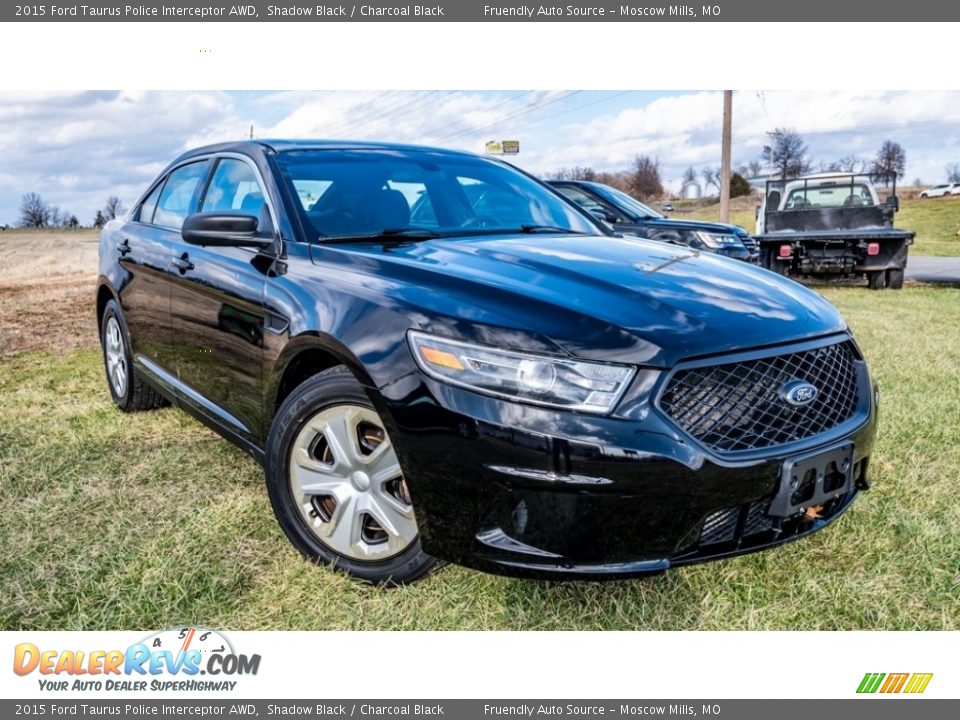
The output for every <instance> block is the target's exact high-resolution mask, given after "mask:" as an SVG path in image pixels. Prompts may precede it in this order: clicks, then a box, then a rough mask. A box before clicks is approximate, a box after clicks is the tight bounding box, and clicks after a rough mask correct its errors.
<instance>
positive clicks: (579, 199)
mask: <svg viewBox="0 0 960 720" xmlns="http://www.w3.org/2000/svg"><path fill="white" fill-rule="evenodd" d="M550 184H551V185H553V186H554V187H555V188H556V189H557V190H559V191H560V193H561V194H562V195H563V196H564V197H566V198H568V199H569V200H572V201H573V202H575V203H577V205H579V206H580V207H582V208H584V209H586V210H587V211H588V212H591V213H593V214H594V215H595V216H597V217H599V218H601V219H602V220H603V221H604V222H607V223H609V224H610V225H612V226H613V228H614V229H615V230H616V231H617V232H619V233H623V234H624V235H633V236H636V237H642V238H647V239H648V240H660V241H661V242H669V243H673V244H675V245H685V246H686V247H690V248H693V249H694V250H702V251H704V252H712V253H717V254H718V255H725V256H726V257H732V258H735V259H737V260H745V261H747V262H750V263H756V262H757V259H758V258H759V257H760V250H759V247H758V245H757V242H756V241H755V240H754V239H753V238H752V237H750V233H748V232H747V231H746V230H745V229H744V228H742V227H740V226H739V225H725V224H721V223H711V222H700V221H698V220H674V219H671V218H668V217H666V216H664V215H661V214H660V213H658V212H657V211H656V210H654V209H652V208H650V207H647V206H646V205H644V204H643V203H642V202H640V201H639V200H637V199H636V198H633V197H631V196H629V195H627V194H626V193H624V192H621V191H620V190H617V189H616V188H612V187H610V186H609V185H604V184H602V183H595V182H587V181H585V180H551V181H550ZM664 207H666V204H665V205H664ZM670 208H671V209H673V206H672V205H671V206H670Z"/></svg>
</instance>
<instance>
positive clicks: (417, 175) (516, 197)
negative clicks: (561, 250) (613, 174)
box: [277, 149, 602, 239]
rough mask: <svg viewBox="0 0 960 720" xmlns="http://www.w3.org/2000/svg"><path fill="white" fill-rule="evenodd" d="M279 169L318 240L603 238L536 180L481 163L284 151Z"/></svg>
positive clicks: (386, 153)
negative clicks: (519, 235) (520, 235)
mask: <svg viewBox="0 0 960 720" xmlns="http://www.w3.org/2000/svg"><path fill="white" fill-rule="evenodd" d="M277 163H278V165H279V166H280V169H281V172H282V173H283V175H284V176H285V179H286V181H287V183H288V184H289V186H290V188H291V189H292V191H293V192H294V193H295V194H296V197H297V198H298V199H299V206H300V208H299V209H300V210H301V212H302V216H303V218H304V219H305V220H306V222H307V223H308V229H309V228H312V230H313V231H314V232H315V236H316V237H318V238H319V239H323V238H338V237H340V238H351V237H372V236H379V235H397V236H401V237H416V236H417V235H422V236H423V237H444V236H456V235H469V234H478V233H480V234H500V233H508V232H557V233H560V232H570V233H578V234H590V235H600V234H602V232H601V231H600V230H599V229H598V228H597V226H595V225H594V224H592V223H591V222H590V221H589V220H587V219H586V218H585V217H584V216H583V215H582V214H581V213H580V212H578V211H577V210H576V209H575V208H574V207H573V206H571V205H569V204H567V203H565V202H564V201H563V200H561V199H560V198H558V197H557V196H556V195H554V194H553V193H552V192H550V190H548V189H547V188H545V187H544V186H542V185H541V184H540V183H538V182H537V181H536V180H533V179H531V178H529V177H527V176H526V175H524V174H523V173H521V172H519V171H517V170H515V169H513V168H511V167H510V166H508V165H504V164H502V163H499V162H495V161H492V160H487V159H485V158H480V157H473V156H469V155H458V154H453V153H443V152H435V151H429V150H390V149H384V150H380V149H376V150H370V149H343V150H289V151H284V152H281V153H279V154H278V155H277Z"/></svg>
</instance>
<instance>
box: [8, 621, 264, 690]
mask: <svg viewBox="0 0 960 720" xmlns="http://www.w3.org/2000/svg"><path fill="white" fill-rule="evenodd" d="M259 669H260V655H259V654H254V655H246V654H243V653H238V652H236V651H235V650H234V648H233V645H232V644H231V642H230V641H229V640H228V639H227V638H226V636H224V635H223V633H220V632H217V631H216V630H207V629H205V628H196V627H181V628H174V629H172V630H162V631H160V632H157V633H154V634H152V635H149V636H148V637H145V638H144V639H143V640H141V641H140V642H137V643H134V644H133V645H130V646H129V647H128V648H126V649H125V650H101V649H93V650H76V649H62V650H61V649H47V648H41V647H38V646H36V645H34V644H33V643H20V644H19V645H17V646H16V647H15V648H14V653H13V671H14V672H15V673H16V674H17V675H20V676H29V675H31V674H33V673H36V674H38V675H39V676H40V677H38V678H37V682H38V683H39V685H40V689H41V690H48V691H58V690H60V691H83V690H115V691H121V692H122V691H128V692H143V691H146V690H174V691H178V692H183V691H203V692H210V691H218V690H219V691H231V690H234V689H235V688H236V685H237V680H235V679H233V678H236V677H238V676H244V675H256V674H257V671H258V670H259ZM201 676H202V677H201Z"/></svg>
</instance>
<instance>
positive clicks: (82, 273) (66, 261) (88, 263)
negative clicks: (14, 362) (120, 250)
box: [0, 230, 98, 358]
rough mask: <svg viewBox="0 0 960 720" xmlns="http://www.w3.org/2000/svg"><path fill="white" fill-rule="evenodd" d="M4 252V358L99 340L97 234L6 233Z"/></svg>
mask: <svg viewBox="0 0 960 720" xmlns="http://www.w3.org/2000/svg"><path fill="white" fill-rule="evenodd" d="M0 251H2V252H3V256H4V258H5V262H4V264H3V266H2V267H0V358H6V357H11V356H13V355H17V354H18V353H21V352H28V351H31V350H53V351H55V352H57V353H63V352H69V351H71V350H75V349H77V348H82V347H93V346H95V345H96V344H97V342H98V338H97V328H96V318H95V310H94V290H95V287H96V277H97V235H96V233H94V232H91V231H77V232H67V231H60V232H58V231H46V232H44V231H29V230H23V231H5V232H3V233H0Z"/></svg>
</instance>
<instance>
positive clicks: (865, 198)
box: [783, 184, 873, 210]
mask: <svg viewBox="0 0 960 720" xmlns="http://www.w3.org/2000/svg"><path fill="white" fill-rule="evenodd" d="M872 205H873V196H872V195H871V194H870V188H868V187H867V186H866V185H863V184H856V185H830V186H826V187H824V186H821V187H808V188H806V189H804V188H802V187H799V188H795V189H794V190H791V191H790V194H789V195H788V196H787V201H786V203H785V204H784V206H783V209H784V210H810V209H818V208H840V207H871V206H872Z"/></svg>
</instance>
